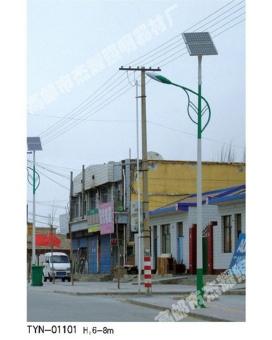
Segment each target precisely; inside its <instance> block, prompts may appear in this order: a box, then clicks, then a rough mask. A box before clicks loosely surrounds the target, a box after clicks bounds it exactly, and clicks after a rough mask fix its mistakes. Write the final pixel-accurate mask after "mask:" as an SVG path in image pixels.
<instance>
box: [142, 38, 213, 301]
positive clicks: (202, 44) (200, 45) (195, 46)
mask: <svg viewBox="0 0 272 340" xmlns="http://www.w3.org/2000/svg"><path fill="white" fill-rule="evenodd" d="M182 36H183V39H184V41H185V44H186V47H187V49H188V52H189V54H190V56H197V57H198V92H195V91H193V90H190V89H188V88H186V87H184V86H181V85H178V84H175V83H172V82H171V81H170V80H169V79H167V78H165V77H163V76H160V75H156V74H154V73H150V72H147V73H146V74H147V75H148V76H149V77H151V78H153V79H155V80H157V81H159V82H162V83H164V84H171V85H174V86H177V87H180V88H182V89H183V90H184V91H185V92H186V94H187V97H188V106H187V113H188V115H189V117H190V119H191V120H192V121H193V122H194V123H195V124H197V240H196V241H197V263H196V264H197V271H196V274H197V278H196V280H197V282H196V289H197V291H196V304H197V306H198V307H199V308H203V307H205V305H204V301H203V295H204V288H203V286H204V285H203V254H202V228H203V226H202V159H201V154H202V150H201V149H202V145H201V137H202V132H203V131H204V129H205V128H206V126H207V125H208V123H209V121H210V118H211V110H210V105H209V103H208V102H207V100H206V99H205V98H204V97H202V93H201V92H202V91H201V85H202V70H201V62H202V56H203V55H216V54H218V52H217V50H216V48H215V46H214V44H213V42H212V39H211V37H210V34H209V33H208V32H194V33H183V34H182ZM190 93H193V94H195V95H196V96H197V106H196V105H194V104H193V103H192V102H191V100H190ZM202 101H204V103H205V106H204V107H203V109H202ZM190 109H191V110H193V111H194V112H195V113H196V114H197V119H194V118H193V117H192V116H191V113H190ZM206 111H208V118H207V120H206V123H205V124H204V126H203V124H202V117H203V115H204V113H205V112H206Z"/></svg>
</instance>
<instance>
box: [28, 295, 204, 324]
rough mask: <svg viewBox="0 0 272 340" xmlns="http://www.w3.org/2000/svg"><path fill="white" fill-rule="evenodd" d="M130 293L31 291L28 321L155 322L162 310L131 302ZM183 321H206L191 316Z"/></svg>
mask: <svg viewBox="0 0 272 340" xmlns="http://www.w3.org/2000/svg"><path fill="white" fill-rule="evenodd" d="M129 298H130V296H127V297H126V298H120V297H118V296H117V297H116V296H75V295H69V294H58V293H52V292H44V291H39V290H36V291H35V290H30V291H28V293H27V321H28V322H155V320H154V318H155V316H157V315H158V313H159V311H158V310H156V309H152V308H146V307H142V306H137V305H134V304H130V303H128V302H127V300H129ZM181 322H202V320H199V319H196V318H191V317H187V318H185V319H184V320H182V321H181Z"/></svg>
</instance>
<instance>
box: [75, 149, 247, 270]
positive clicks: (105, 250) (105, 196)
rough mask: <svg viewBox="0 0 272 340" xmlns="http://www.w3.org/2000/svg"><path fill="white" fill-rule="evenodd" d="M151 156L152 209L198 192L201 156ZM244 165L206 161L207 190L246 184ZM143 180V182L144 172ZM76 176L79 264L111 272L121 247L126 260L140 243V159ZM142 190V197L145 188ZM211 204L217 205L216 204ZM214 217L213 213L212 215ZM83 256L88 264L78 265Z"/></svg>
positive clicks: (95, 167)
mask: <svg viewBox="0 0 272 340" xmlns="http://www.w3.org/2000/svg"><path fill="white" fill-rule="evenodd" d="M151 156H152V157H151ZM151 156H150V157H149V158H152V159H149V161H148V198H149V210H150V211H154V210H156V209H159V208H161V207H163V206H166V205H168V204H171V203H172V202H173V201H181V200H182V199H185V198H186V197H189V196H190V195H192V194H194V193H195V192H196V171H197V163H196V162H189V161H165V160H163V159H162V157H161V156H159V155H158V156H156V153H152V155H151ZM245 168H246V166H245V164H244V163H218V162H203V163H202V172H203V174H202V180H203V185H202V187H203V192H207V191H212V190H219V189H221V188H228V187H233V186H238V185H243V184H244V183H245ZM140 169H141V162H140ZM139 181H140V187H141V188H142V173H141V172H140V177H139ZM72 182H73V183H72V201H71V216H72V217H71V221H70V226H71V232H72V247H73V259H74V263H75V267H74V270H75V271H78V270H79V271H82V268H83V271H84V272H86V273H112V272H113V270H114V268H115V267H116V265H117V263H118V249H119V257H120V263H121V265H122V264H124V263H125V262H126V261H127V259H128V257H129V256H130V255H134V254H131V252H134V248H135V249H136V248H137V247H134V235H135V234H136V233H137V232H138V225H137V223H135V218H134V214H133V207H135V205H136V204H137V200H138V186H137V168H136V160H135V159H126V160H122V161H119V162H109V163H108V164H99V165H90V166H88V167H86V168H85V167H83V169H82V172H81V173H80V174H79V175H77V176H76V177H75V178H74V179H73V181H72ZM141 191H142V189H141ZM140 196H141V200H142V192H141V193H140ZM205 209H206V208H205ZM208 209H209V210H211V211H213V210H214V211H216V210H217V208H216V207H213V206H209V208H208ZM101 214H102V215H101ZM101 216H102V218H103V219H104V220H103V221H101V220H100V219H101ZM214 219H215V217H214V218H212V216H211V218H210V220H211V221H213V220H214ZM204 221H205V219H204ZM203 227H205V226H203ZM152 237H153V236H152ZM117 242H118V243H117ZM186 242H187V241H186ZM118 244H119V247H118V246H117V245H118ZM132 249H133V250H132ZM82 261H83V262H84V266H79V263H82ZM153 261H154V259H153ZM154 267H155V263H154Z"/></svg>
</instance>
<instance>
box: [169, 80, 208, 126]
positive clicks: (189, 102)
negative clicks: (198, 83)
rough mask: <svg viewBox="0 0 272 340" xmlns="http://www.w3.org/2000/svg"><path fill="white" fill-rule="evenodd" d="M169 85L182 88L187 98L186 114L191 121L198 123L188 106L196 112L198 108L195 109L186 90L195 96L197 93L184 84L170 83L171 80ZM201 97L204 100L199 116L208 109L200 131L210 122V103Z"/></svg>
mask: <svg viewBox="0 0 272 340" xmlns="http://www.w3.org/2000/svg"><path fill="white" fill-rule="evenodd" d="M171 85H174V86H177V87H180V88H181V89H183V90H184V91H185V93H186V95H187V98H188V105H187V113H188V116H189V118H190V119H191V121H192V122H193V123H195V124H198V122H197V121H196V120H194V119H193V117H192V115H191V113H190V108H192V109H193V110H194V111H195V113H196V114H198V109H197V106H196V105H195V104H194V103H193V102H192V101H191V99H190V95H189V93H188V92H191V93H193V94H195V95H196V96H198V93H197V92H195V91H193V90H191V89H188V88H187V87H185V86H181V85H178V84H175V83H172V82H171ZM201 99H202V100H204V102H205V104H206V105H205V106H204V107H203V109H202V110H201V117H202V116H203V115H204V113H205V112H206V111H207V110H208V114H209V115H208V120H207V122H206V124H205V125H204V126H203V128H202V129H201V132H203V131H204V130H205V128H206V127H207V125H208V124H209V122H210V119H211V108H210V105H209V103H208V101H207V100H206V99H205V98H204V97H203V96H201Z"/></svg>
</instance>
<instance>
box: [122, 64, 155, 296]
mask: <svg viewBox="0 0 272 340" xmlns="http://www.w3.org/2000/svg"><path fill="white" fill-rule="evenodd" d="M119 70H121V71H141V108H142V117H141V120H142V169H141V171H142V172H143V214H144V227H143V238H144V277H145V292H146V294H148V295H151V293H152V284H151V281H152V280H151V265H150V264H151V259H150V253H151V249H150V244H149V240H148V238H149V236H148V232H149V201H148V162H147V133H146V92H145V72H146V71H161V69H160V68H156V69H153V68H151V67H150V68H145V67H143V66H142V67H137V68H132V67H128V68H125V67H123V66H121V68H119ZM138 233H140V230H138ZM139 242H140V240H139ZM146 263H147V265H146Z"/></svg>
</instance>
